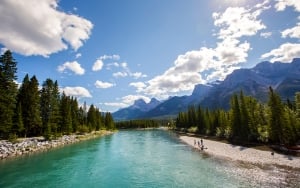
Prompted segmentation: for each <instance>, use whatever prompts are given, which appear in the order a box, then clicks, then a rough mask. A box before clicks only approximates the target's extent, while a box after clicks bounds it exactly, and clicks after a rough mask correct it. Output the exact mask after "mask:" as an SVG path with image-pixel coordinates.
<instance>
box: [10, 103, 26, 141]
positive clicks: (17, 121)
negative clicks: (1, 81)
mask: <svg viewBox="0 0 300 188" xmlns="http://www.w3.org/2000/svg"><path fill="white" fill-rule="evenodd" d="M24 129H25V128H24V123H23V116H22V104H21V103H18V104H17V108H16V111H15V118H14V124H13V127H12V133H13V134H15V135H17V136H18V137H20V136H23V132H24Z"/></svg>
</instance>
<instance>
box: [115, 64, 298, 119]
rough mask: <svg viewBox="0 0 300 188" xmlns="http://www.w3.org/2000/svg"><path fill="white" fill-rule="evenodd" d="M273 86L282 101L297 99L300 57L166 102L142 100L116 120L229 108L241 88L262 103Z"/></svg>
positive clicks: (230, 77)
mask: <svg viewBox="0 0 300 188" xmlns="http://www.w3.org/2000/svg"><path fill="white" fill-rule="evenodd" d="M269 87H272V88H273V90H274V91H275V92H277V93H278V94H279V95H280V96H281V98H282V100H286V99H289V100H291V101H293V100H294V96H295V93H296V92H299V91H300V58H295V59H293V61H292V62H291V63H281V62H275V63H270V62H267V61H265V62H261V63H259V64H257V65H256V66H255V67H253V68H250V69H237V70H235V71H233V72H232V73H231V74H230V75H228V76H227V77H226V78H225V80H223V81H218V82H214V83H211V84H206V85H204V84H198V85H196V86H195V87H194V90H193V92H192V94H191V95H189V96H174V97H169V99H167V100H165V101H158V100H157V99H155V98H152V99H151V101H150V102H149V103H146V102H145V101H144V100H142V99H139V100H136V101H135V102H134V104H133V105H131V106H129V107H127V108H123V109H120V110H118V111H116V112H114V113H113V114H112V115H113V117H114V119H115V120H116V121H120V120H130V119H142V118H163V117H170V116H176V115H177V114H178V113H179V112H180V111H185V110H187V108H188V106H190V105H200V106H202V107H207V108H210V109H214V108H223V109H228V108H229V107H230V98H231V96H232V94H234V93H239V92H240V91H243V93H244V95H249V96H252V97H255V98H256V99H257V100H259V101H261V102H267V99H268V92H269Z"/></svg>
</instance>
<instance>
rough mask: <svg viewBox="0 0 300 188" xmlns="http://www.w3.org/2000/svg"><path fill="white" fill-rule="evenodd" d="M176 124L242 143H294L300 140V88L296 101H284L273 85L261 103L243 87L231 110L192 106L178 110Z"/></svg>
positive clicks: (233, 97)
mask: <svg viewBox="0 0 300 188" xmlns="http://www.w3.org/2000/svg"><path fill="white" fill-rule="evenodd" d="M175 126H176V129H179V130H181V131H186V132H193V133H196V134H201V135H208V136H217V137H220V138H226V139H228V140H230V141H234V142H240V143H250V142H254V143H273V144H284V145H293V144H296V143H297V142H298V141H299V140H300V92H298V93H296V94H295V102H294V103H293V102H291V101H290V100H287V102H282V100H281V98H280V96H279V95H278V94H276V93H275V92H274V91H273V89H272V88H271V87H270V88H269V98H268V103H267V104H262V103H260V102H258V101H257V100H256V99H255V98H253V97H251V96H245V95H244V94H243V92H242V91H241V92H240V93H239V94H234V95H233V96H232V97H231V100H230V109H229V110H228V111H225V110H222V109H214V110H209V109H203V108H201V107H200V106H198V107H195V106H190V107H189V108H188V110H187V112H180V113H179V114H178V116H177V119H176V125H175Z"/></svg>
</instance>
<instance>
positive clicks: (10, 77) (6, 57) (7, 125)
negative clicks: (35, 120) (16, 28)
mask: <svg viewBox="0 0 300 188" xmlns="http://www.w3.org/2000/svg"><path fill="white" fill-rule="evenodd" d="M16 72H17V62H16V61H15V60H14V58H13V56H12V53H11V52H10V51H9V50H8V51H6V52H5V53H4V54H3V55H2V56H1V57H0V122H1V123H0V138H8V137H9V133H10V131H11V128H12V126H13V117H14V112H15V108H16V96H17V92H18V90H17V84H16V83H15V80H16V79H17V76H16Z"/></svg>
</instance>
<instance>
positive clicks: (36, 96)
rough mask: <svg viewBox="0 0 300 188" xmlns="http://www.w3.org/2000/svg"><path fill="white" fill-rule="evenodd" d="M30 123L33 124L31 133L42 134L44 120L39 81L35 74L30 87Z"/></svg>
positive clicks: (28, 109) (28, 108)
mask: <svg viewBox="0 0 300 188" xmlns="http://www.w3.org/2000/svg"><path fill="white" fill-rule="evenodd" d="M28 96H29V97H28V100H29V101H28V104H29V105H28V107H27V109H24V110H27V111H28V123H29V124H30V125H31V127H32V129H31V134H32V135H34V136H39V135H41V134H42V120H41V111H40V110H41V109H40V93H39V83H38V80H37V79H36V77H35V76H33V77H32V78H31V79H30V82H29V88H28Z"/></svg>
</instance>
